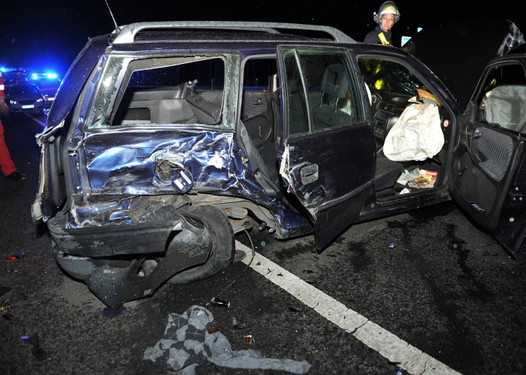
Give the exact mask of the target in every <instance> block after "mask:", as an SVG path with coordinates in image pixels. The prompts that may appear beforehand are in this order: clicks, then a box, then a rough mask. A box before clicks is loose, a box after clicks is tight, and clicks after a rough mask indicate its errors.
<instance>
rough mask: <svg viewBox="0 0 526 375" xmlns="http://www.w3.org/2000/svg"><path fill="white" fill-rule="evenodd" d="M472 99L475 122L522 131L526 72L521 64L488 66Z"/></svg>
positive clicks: (525, 118)
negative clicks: (475, 106) (487, 71)
mask: <svg viewBox="0 0 526 375" xmlns="http://www.w3.org/2000/svg"><path fill="white" fill-rule="evenodd" d="M476 101H477V103H478V112H477V118H478V120H479V121H481V122H484V123H486V124H488V125H489V126H491V127H495V128H502V129H507V130H511V131H514V132H520V133H525V132H526V74H525V71H524V68H523V67H522V65H520V64H507V65H502V66H498V67H496V68H494V69H492V70H491V71H490V72H489V73H488V74H487V76H486V78H485V80H484V84H483V85H482V88H481V91H480V93H479V94H478V96H477V98H476Z"/></svg>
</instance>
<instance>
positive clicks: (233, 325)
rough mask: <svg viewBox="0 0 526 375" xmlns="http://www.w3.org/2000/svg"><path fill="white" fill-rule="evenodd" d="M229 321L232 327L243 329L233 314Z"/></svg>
mask: <svg viewBox="0 0 526 375" xmlns="http://www.w3.org/2000/svg"><path fill="white" fill-rule="evenodd" d="M230 323H231V324H232V328H234V329H243V328H244V327H243V326H242V325H240V324H239V320H237V318H236V317H235V316H233V317H232V318H230Z"/></svg>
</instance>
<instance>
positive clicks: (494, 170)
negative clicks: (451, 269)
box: [451, 122, 526, 254]
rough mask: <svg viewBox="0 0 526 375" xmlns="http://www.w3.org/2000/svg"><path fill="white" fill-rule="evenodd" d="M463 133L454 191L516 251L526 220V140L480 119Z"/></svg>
mask: <svg viewBox="0 0 526 375" xmlns="http://www.w3.org/2000/svg"><path fill="white" fill-rule="evenodd" d="M462 136H463V138H464V139H465V141H464V142H462V143H461V145H460V147H458V148H457V151H456V153H455V160H456V162H455V168H454V172H455V175H454V176H453V186H452V190H451V193H452V195H453V196H454V197H455V199H456V200H457V202H458V203H459V204H460V205H461V206H462V207H463V208H464V210H466V212H467V213H468V214H469V216H471V217H472V218H473V219H474V220H475V221H476V222H477V223H478V224H480V225H481V226H482V227H483V228H485V229H487V230H489V231H490V232H491V233H493V234H495V235H496V237H497V238H498V239H499V241H500V242H501V243H502V244H503V246H505V247H506V248H507V249H508V250H510V251H511V252H512V253H514V254H516V253H517V251H518V247H520V243H521V242H522V237H523V236H524V235H523V234H522V228H524V226H525V224H526V217H525V215H524V214H523V213H522V212H524V209H525V208H526V207H525V206H524V203H523V201H524V200H523V193H522V192H523V191H524V189H526V181H522V180H523V178H521V177H520V176H521V175H523V174H524V173H526V171H525V170H524V169H526V167H524V140H523V139H522V138H521V137H520V136H519V137H518V136H517V135H515V134H512V133H509V132H507V131H503V130H501V129H496V128H492V127H490V126H487V125H484V124H481V123H478V122H476V123H473V124H471V125H469V127H468V128H467V129H466V131H465V132H464V134H463V135H462ZM521 211H522V212H521Z"/></svg>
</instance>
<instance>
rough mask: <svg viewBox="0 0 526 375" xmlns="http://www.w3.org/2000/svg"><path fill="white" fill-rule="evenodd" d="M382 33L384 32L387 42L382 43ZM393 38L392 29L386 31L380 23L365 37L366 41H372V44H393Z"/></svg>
mask: <svg viewBox="0 0 526 375" xmlns="http://www.w3.org/2000/svg"><path fill="white" fill-rule="evenodd" d="M380 34H383V35H384V36H385V40H386V41H387V43H385V42H384V43H382V41H381V40H380V36H379V35H380ZM391 38H392V33H391V30H389V31H388V32H384V31H382V29H381V28H380V25H378V26H376V27H375V28H374V30H373V31H371V32H370V33H368V34H367V35H366V36H365V39H364V41H363V42H364V43H370V44H389V45H392V42H391Z"/></svg>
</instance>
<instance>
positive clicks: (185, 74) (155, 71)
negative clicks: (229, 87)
mask: <svg viewBox="0 0 526 375" xmlns="http://www.w3.org/2000/svg"><path fill="white" fill-rule="evenodd" d="M115 76H116V74H113V77H115ZM224 76H225V61H224V59H223V58H222V57H209V56H208V57H195V56H192V57H171V58H166V57H162V58H148V59H137V60H134V61H131V62H130V63H129V64H128V67H127V69H126V72H125V73H124V76H123V78H122V84H121V85H120V88H119V90H118V92H117V93H116V94H115V101H114V104H113V106H112V108H111V111H109V112H108V113H107V115H106V116H107V117H106V116H104V119H101V120H99V121H98V123H99V124H101V123H102V124H108V125H106V126H126V127H130V126H155V125H166V124H196V125H220V124H221V120H222V113H223V110H222V107H223V91H224V83H225V79H224ZM106 79H108V80H109V79H110V77H108V78H106ZM104 81H105V78H102V82H104ZM103 86H104V84H103ZM101 90H102V88H101ZM100 92H102V91H100ZM102 96H105V95H104V94H103V95H102ZM108 97H109V94H107V95H106V98H108ZM106 103H108V101H106Z"/></svg>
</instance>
